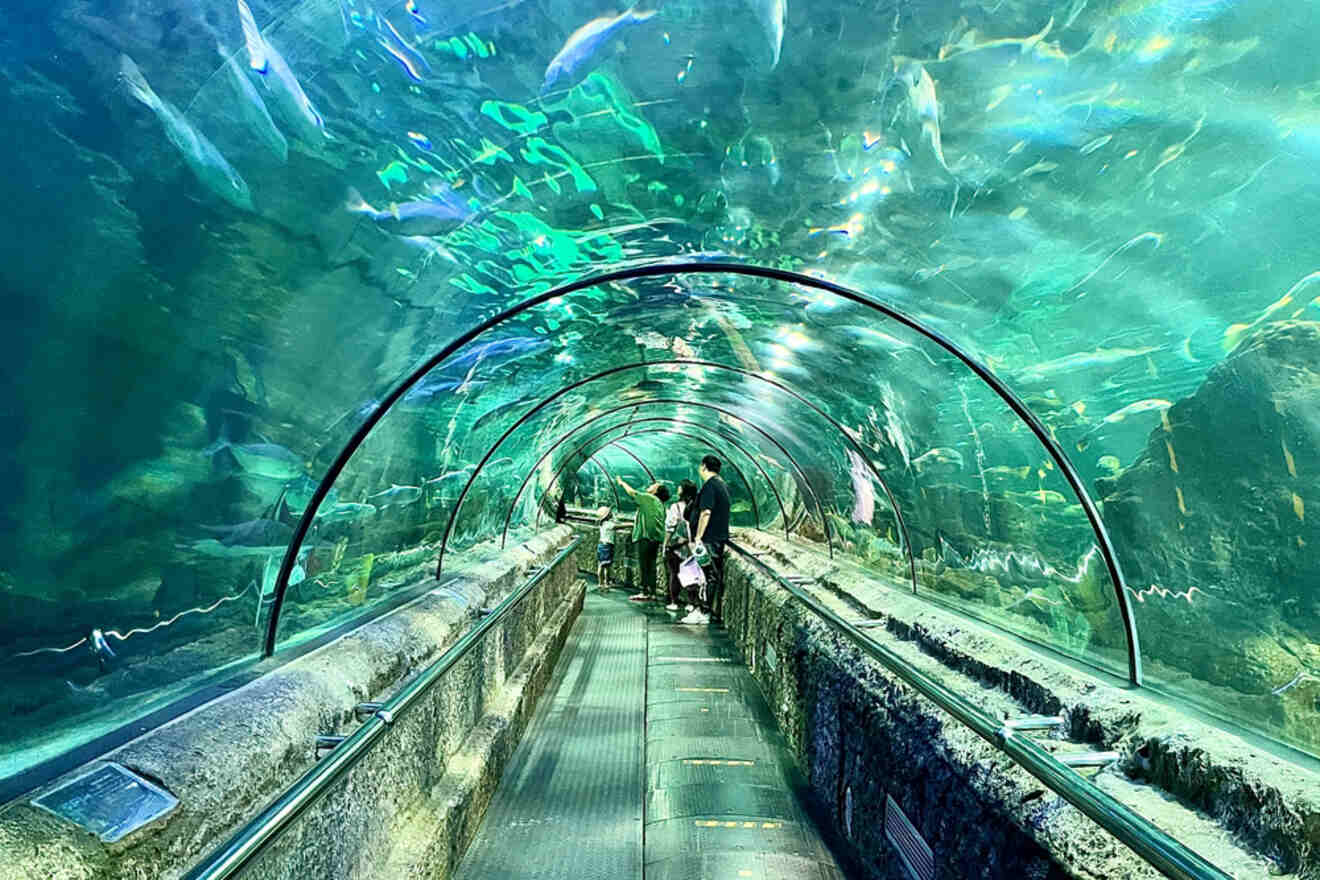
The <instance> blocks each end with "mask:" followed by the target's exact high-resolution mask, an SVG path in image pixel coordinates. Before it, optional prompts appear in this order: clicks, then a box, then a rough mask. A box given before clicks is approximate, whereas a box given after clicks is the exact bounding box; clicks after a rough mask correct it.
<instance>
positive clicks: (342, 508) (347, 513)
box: [316, 502, 376, 523]
mask: <svg viewBox="0 0 1320 880" xmlns="http://www.w3.org/2000/svg"><path fill="white" fill-rule="evenodd" d="M375 513H376V506H375V505H374V504H357V503H353V502H345V503H342V504H336V505H334V506H332V507H329V508H326V507H323V508H321V509H320V510H318V511H317V512H316V518H317V519H318V520H325V521H326V522H332V523H336V522H353V521H354V520H359V519H366V518H368V517H371V516H374V515H375Z"/></svg>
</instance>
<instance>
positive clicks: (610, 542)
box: [596, 504, 614, 592]
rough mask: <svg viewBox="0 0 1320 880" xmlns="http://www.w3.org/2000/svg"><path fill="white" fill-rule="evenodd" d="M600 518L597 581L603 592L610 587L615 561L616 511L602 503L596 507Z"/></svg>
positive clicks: (597, 546)
mask: <svg viewBox="0 0 1320 880" xmlns="http://www.w3.org/2000/svg"><path fill="white" fill-rule="evenodd" d="M596 516H597V518H598V519H599V520H600V541H599V543H597V544H596V583H597V584H599V585H600V589H601V591H602V592H604V591H605V590H608V589H609V588H610V564H611V563H613V562H614V511H612V510H610V509H609V508H608V507H607V506H605V505H603V504H602V505H601V506H600V507H599V508H597V509H596Z"/></svg>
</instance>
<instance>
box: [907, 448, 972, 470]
mask: <svg viewBox="0 0 1320 880" xmlns="http://www.w3.org/2000/svg"><path fill="white" fill-rule="evenodd" d="M912 466H913V467H914V468H916V469H917V470H918V471H939V472H952V471H960V470H962V467H963V457H962V453H961V452H959V451H958V450H956V449H950V448H948V447H944V446H937V447H935V448H934V449H930V450H927V451H926V452H924V453H922V454H921V455H918V456H917V457H916V458H914V459H912Z"/></svg>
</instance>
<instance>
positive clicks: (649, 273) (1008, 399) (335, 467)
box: [265, 260, 1142, 686]
mask: <svg viewBox="0 0 1320 880" xmlns="http://www.w3.org/2000/svg"><path fill="white" fill-rule="evenodd" d="M687 274H695V275H722V274H727V275H741V276H746V277H750V278H763V279H767V280H771V281H779V282H783V283H786V284H795V285H799V286H802V287H807V288H811V289H814V290H821V291H825V292H827V293H832V294H834V295H836V296H839V297H841V298H843V299H846V300H848V301H849V302H853V303H856V304H858V305H860V306H862V307H864V308H869V309H871V310H873V311H875V312H878V313H880V314H882V315H884V316H886V317H888V318H890V319H891V320H894V321H897V322H898V323H900V324H902V325H903V326H905V327H907V328H909V329H911V330H914V331H916V332H917V333H920V334H921V335H922V336H924V337H926V338H927V339H929V340H931V341H932V342H934V343H935V344H936V345H938V346H940V348H942V349H944V350H945V351H947V352H948V353H949V354H951V355H953V356H954V357H955V358H957V359H958V360H959V361H961V362H962V363H963V365H964V366H966V367H967V368H968V369H970V370H971V371H972V372H973V373H975V374H976V376H977V377H978V378H979V379H980V380H981V381H982V382H984V383H985V384H986V385H989V386H990V388H991V389H992V390H993V391H994V392H995V393H996V394H998V395H999V397H1000V399H1002V400H1003V401H1004V402H1005V403H1006V404H1008V406H1009V408H1010V409H1012V410H1013V412H1014V413H1015V414H1016V415H1017V416H1018V417H1019V418H1020V419H1022V421H1023V422H1025V423H1026V425H1027V427H1028V428H1030V429H1031V432H1032V433H1033V434H1035V435H1036V439H1037V440H1038V441H1040V443H1041V445H1043V446H1044V447H1045V450H1046V451H1047V452H1048V453H1049V455H1050V457H1051V458H1052V459H1054V462H1055V464H1057V465H1058V466H1059V470H1060V472H1061V473H1062V474H1063V476H1064V479H1066V480H1067V481H1068V484H1069V485H1070V486H1071V487H1072V490H1073V492H1074V493H1075V494H1076V495H1077V498H1078V500H1079V501H1080V502H1081V505H1082V511H1083V512H1084V513H1085V514H1086V518H1087V521H1088V522H1089V523H1090V525H1091V529H1092V531H1093V532H1094V533H1095V536H1096V542H1097V544H1098V545H1099V547H1100V553H1101V555H1102V556H1103V557H1104V560H1105V566H1106V568H1107V569H1108V571H1109V577H1110V580H1111V581H1112V582H1113V584H1114V595H1115V599H1116V601H1117V602H1118V607H1119V612H1120V615H1121V617H1122V619H1123V626H1124V631H1125V635H1126V637H1127V647H1128V679H1129V680H1130V681H1131V682H1132V684H1134V685H1138V686H1139V685H1140V684H1141V682H1142V671H1141V646H1140V642H1139V639H1138V636H1137V629H1136V623H1135V620H1134V618H1133V615H1132V607H1131V603H1130V602H1129V601H1128V596H1127V581H1126V579H1125V578H1124V577H1123V570H1122V567H1121V566H1120V564H1119V561H1118V555H1117V552H1116V551H1115V549H1114V544H1113V541H1112V540H1111V539H1110V537H1109V532H1108V530H1107V529H1106V528H1105V525H1104V522H1103V521H1102V520H1101V518H1100V511H1099V509H1098V508H1097V507H1096V505H1095V501H1094V500H1093V499H1092V498H1091V495H1090V493H1089V492H1087V490H1086V486H1085V484H1084V483H1083V482H1082V478H1081V476H1080V475H1079V474H1078V472H1077V469H1076V467H1074V466H1073V463H1072V461H1071V460H1070V459H1069V458H1068V455H1067V453H1065V452H1064V451H1063V447H1061V446H1060V445H1059V444H1058V442H1057V441H1055V440H1054V438H1053V437H1051V436H1050V433H1049V429H1048V428H1046V427H1045V424H1044V423H1043V422H1042V421H1041V420H1040V418H1039V417H1037V416H1036V414H1035V413H1033V412H1032V411H1031V409H1030V408H1029V407H1028V406H1027V405H1026V404H1025V403H1023V402H1022V400H1021V399H1020V398H1019V397H1018V396H1017V394H1015V393H1014V392H1013V390H1012V389H1010V388H1009V387H1008V386H1007V385H1005V384H1004V382H1003V381H1001V380H1000V379H999V377H998V376H996V375H995V374H994V372H993V371H991V370H990V368H989V367H987V366H986V365H984V364H982V363H981V362H980V361H978V360H977V359H976V358H974V357H972V356H971V355H970V354H968V353H967V352H966V351H964V350H963V349H962V347H961V346H959V345H958V344H957V343H955V342H953V341H952V340H950V339H949V338H948V337H946V336H944V335H943V334H942V333H940V332H939V331H937V330H934V329H932V328H930V327H927V326H926V325H925V324H924V323H922V322H921V321H918V320H917V319H915V318H912V317H910V316H908V315H907V314H905V313H903V312H901V311H899V310H898V309H896V308H894V307H892V306H888V305H885V304H883V303H879V302H876V301H875V300H872V299H870V298H868V297H866V296H863V295H862V294H860V293H858V292H857V291H855V290H852V289H851V288H848V287H844V286H843V285H841V284H836V283H834V282H832V281H826V280H824V279H821V278H813V277H811V276H809V275H802V274H799V273H797V272H791V271H788V270H785V269H771V268H768V267H765V266H753V265H744V264H740V263H728V262H716V261H703V260H683V261H674V262H657V263H651V264H648V265H644V266H633V267H629V268H627V269H618V270H615V271H612V272H605V273H602V274H600V275H595V276H591V277H587V278H580V279H577V280H575V281H570V282H568V283H566V284H561V285H559V286H558V287H555V288H551V289H550V290H546V291H542V292H541V293H538V294H535V295H533V296H531V297H529V298H527V299H526V300H524V301H523V302H521V303H518V304H517V305H515V306H511V307H510V308H507V309H505V310H503V311H501V312H499V313H498V314H495V315H492V316H491V317H489V318H487V319H486V320H484V321H482V322H481V323H479V324H477V325H476V326H474V327H471V328H470V329H468V330H467V331H466V332H464V333H463V334H461V335H460V336H459V337H458V338H456V339H454V340H453V341H452V342H450V343H449V344H448V345H446V346H445V347H444V348H442V349H441V350H440V351H439V352H437V353H436V354H435V355H433V356H431V357H430V358H428V359H427V360H426V361H425V363H423V364H421V365H420V366H419V367H418V368H417V369H415V370H414V371H413V372H412V373H410V374H409V375H408V377H407V378H406V379H404V380H403V381H402V382H400V383H399V384H398V385H397V386H395V388H394V389H393V390H392V391H390V392H389V393H388V394H387V395H385V397H384V398H383V399H382V400H381V401H380V403H378V404H377V405H376V406H375V408H373V409H372V411H371V412H370V413H369V414H368V415H367V417H366V418H365V419H364V420H363V422H362V424H360V425H359V426H358V427H357V430H355V431H354V432H353V435H352V436H351V437H350V438H349V439H348V442H347V443H345V444H344V447H343V448H342V449H341V450H340V451H339V454H338V455H337V456H336V457H335V460H334V461H333V462H332V463H331V465H330V467H329V468H328V469H327V470H326V473H325V476H324V477H322V478H321V482H320V484H319V485H318V486H317V487H316V491H315V492H313V493H312V497H311V499H310V501H309V502H308V504H307V508H306V510H305V511H304V512H303V515H302V516H301V517H300V518H299V520H298V525H297V526H296V527H295V528H294V533H293V536H292V538H291V539H290V541H289V546H288V549H287V550H286V551H285V553H284V560H283V562H281V563H280V571H279V574H278V575H277V577H276V580H275V600H274V603H273V605H272V607H271V615H270V621H269V623H268V624H267V628H266V643H265V655H266V656H268V657H269V656H270V655H271V654H273V653H275V639H276V634H277V632H278V628H279V619H280V612H281V611H282V609H283V607H284V597H285V595H286V594H287V592H288V588H289V576H290V574H292V572H293V568H294V565H295V564H296V562H297V559H298V553H299V551H300V550H301V549H302V544H303V541H304V540H306V538H307V532H308V531H309V529H310V527H311V524H312V522H313V521H314V520H315V517H316V513H317V511H318V510H319V509H320V507H321V504H322V503H324V501H325V498H326V495H327V494H328V493H329V491H330V489H331V487H332V486H333V485H334V483H335V481H336V480H337V479H338V478H339V475H340V473H342V472H343V470H344V468H345V467H346V466H347V465H348V462H349V460H350V459H351V458H352V457H353V454H354V453H355V452H356V451H357V450H358V447H360V446H361V445H362V444H363V443H364V442H365V441H366V438H367V436H368V435H369V434H370V433H371V431H372V430H373V429H374V428H375V427H376V425H377V424H378V423H379V422H380V420H381V419H382V418H383V417H384V416H385V413H387V412H389V411H390V409H391V408H393V406H394V404H396V403H397V402H398V401H399V399H400V398H401V397H403V395H404V394H406V393H407V392H408V391H409V390H411V389H412V387H413V386H414V385H416V384H417V383H418V382H420V381H421V380H422V378H423V377H425V376H426V374H427V373H429V372H431V370H433V369H435V368H436V367H437V366H439V365H440V364H442V363H444V362H445V361H446V360H448V359H449V357H450V356H452V355H453V354H454V353H455V352H457V351H458V350H459V349H461V348H463V347H464V346H465V345H467V344H468V343H469V342H471V341H472V340H474V339H476V338H477V337H478V336H480V335H481V334H482V333H485V332H486V331H487V330H490V329H492V328H494V327H497V326H499V325H500V324H502V323H504V322H505V321H508V320H510V319H512V318H514V317H517V316H518V315H520V314H522V313H523V312H526V311H528V310H529V309H533V308H536V307H537V306H539V305H541V304H543V303H545V302H548V301H549V300H551V299H555V298H557V297H563V296H568V295H569V294H572V293H576V292H577V291H580V290H586V289H588V288H591V287H597V286H599V285H602V284H609V283H613V282H620V281H630V280H635V279H638V278H652V277H657V276H664V275H687ZM451 522H452V517H451Z"/></svg>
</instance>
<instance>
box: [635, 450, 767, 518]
mask: <svg viewBox="0 0 1320 880" xmlns="http://www.w3.org/2000/svg"><path fill="white" fill-rule="evenodd" d="M643 433H654V432H650V431H645V432H643V431H638V432H637V434H634V433H632V432H631V431H629V432H628V436H629V437H636V436H638V434H643ZM673 433H674V434H676V435H678V434H681V435H682V436H684V437H692V435H691V434H684V433H683V432H681V431H674V432H673ZM692 439H696V438H692ZM697 442H698V443H702V444H704V445H705V446H706V448H707V449H712V450H714V451H715V452H718V453H720V454H721V455H723V456H724V460H725V461H727V462H728V463H729V467H731V468H733V472H734V473H735V474H737V475H738V481H739V482H741V483H742V484H743V486H744V487H745V488H746V489H747V497H748V499H750V500H751V502H752V522H754V523H756V527H757V528H758V529H759V528H760V527H761V511H760V509H759V508H758V507H757V504H756V493H755V492H754V491H752V484H751V483H749V482H747V477H746V475H744V474H743V472H742V469H741V468H740V467H738V465H736V464H734V463H733V460H732V459H730V458H729V456H728V455H727V454H726V453H725V452H724V450H722V449H718V448H716V447H714V446H712V445H711V444H710V441H708V440H697ZM610 445H611V446H617V447H619V448H620V449H622V450H623V451H624V452H628V449H627V447H625V446H624V445H623V442H622V441H620V440H615V441H614V442H613V443H611V444H610ZM628 454H629V455H632V453H631V452H628ZM635 457H636V456H634V458H635ZM637 460H638V461H639V462H640V461H641V459H637ZM773 488H774V487H773V486H771V489H773Z"/></svg>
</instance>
